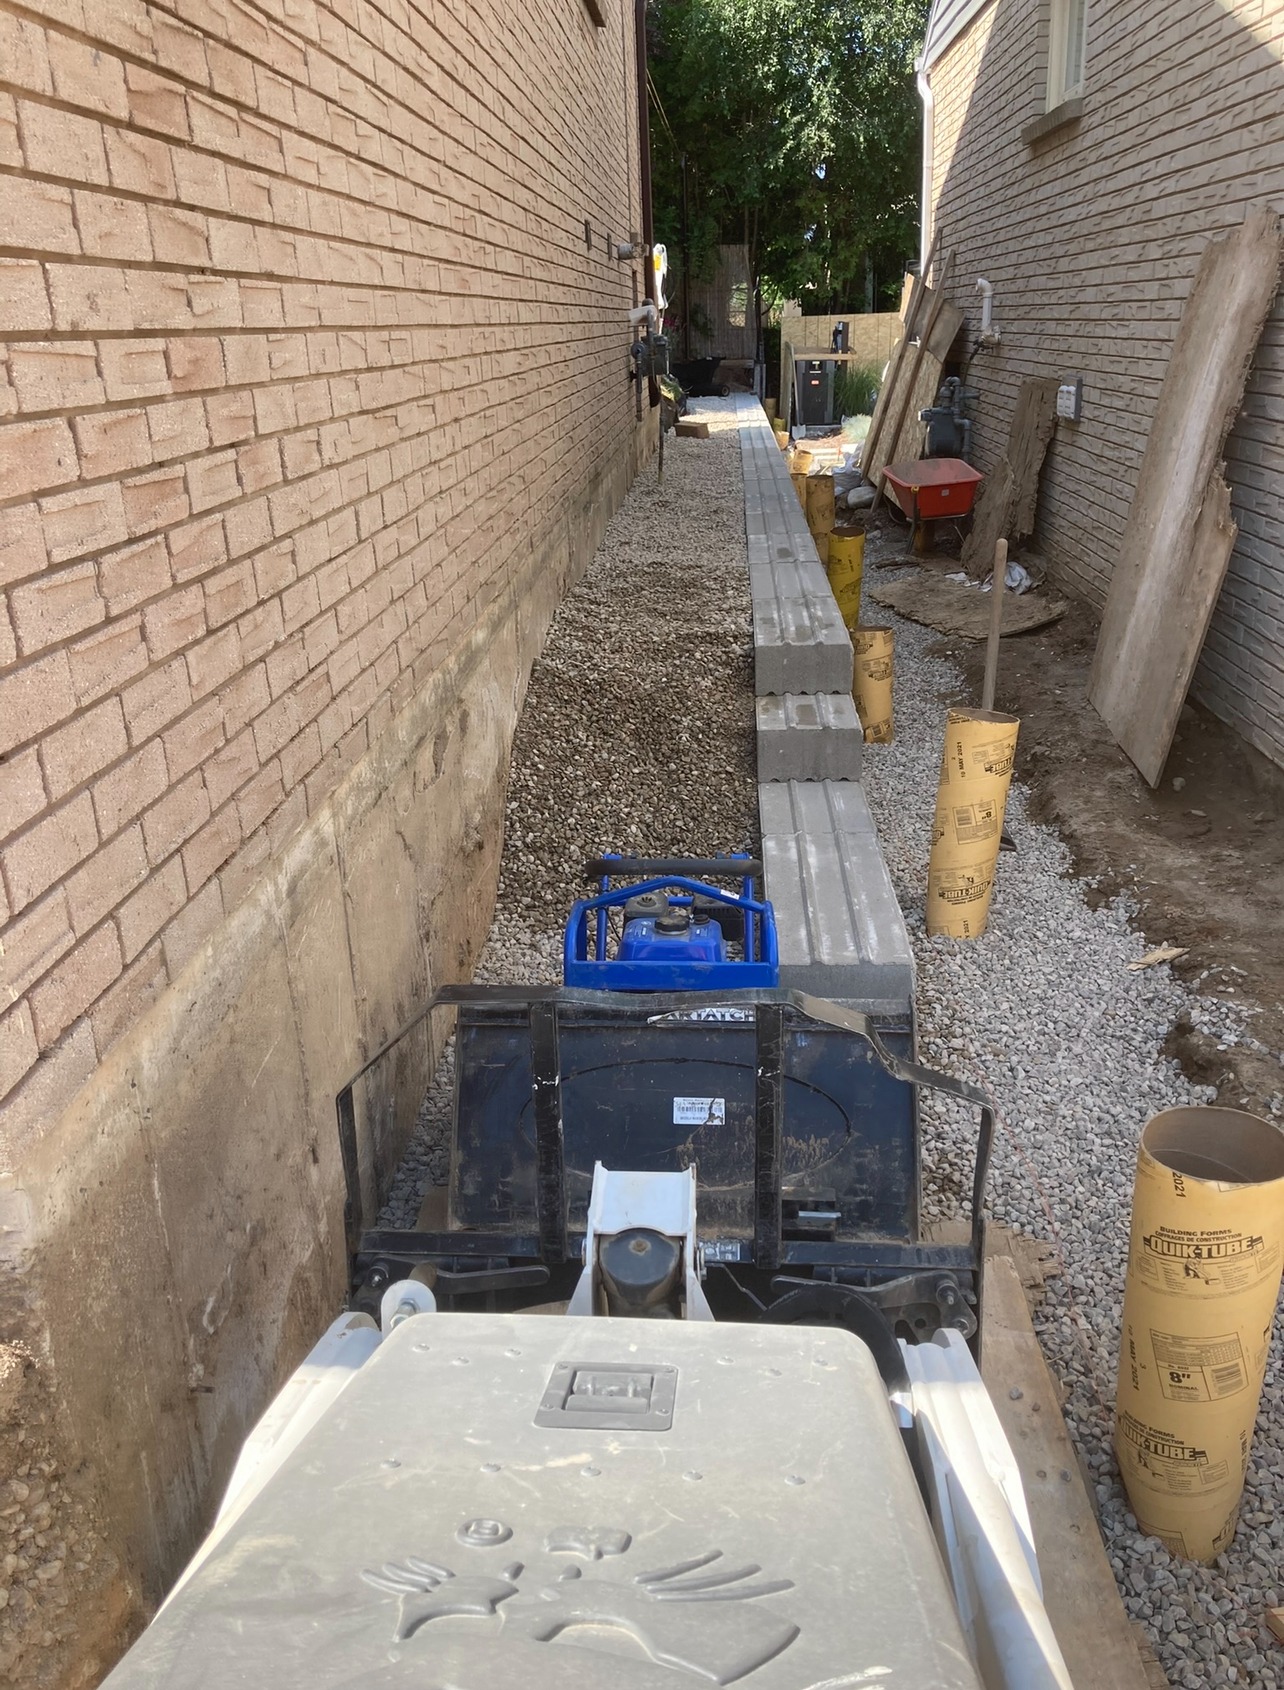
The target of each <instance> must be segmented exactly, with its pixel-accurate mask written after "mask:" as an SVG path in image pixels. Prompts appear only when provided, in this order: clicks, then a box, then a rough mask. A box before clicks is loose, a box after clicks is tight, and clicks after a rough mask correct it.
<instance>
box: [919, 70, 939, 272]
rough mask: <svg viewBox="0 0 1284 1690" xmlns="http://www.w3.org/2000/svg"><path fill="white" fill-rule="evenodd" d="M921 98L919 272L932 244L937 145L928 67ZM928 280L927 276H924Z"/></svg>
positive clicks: (922, 74) (921, 79)
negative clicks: (933, 166) (933, 165)
mask: <svg viewBox="0 0 1284 1690" xmlns="http://www.w3.org/2000/svg"><path fill="white" fill-rule="evenodd" d="M918 92H919V98H920V99H921V100H922V102H923V176H922V184H921V187H920V189H919V245H918V264H919V274H920V275H923V271H924V269H925V268H926V266H927V252H928V248H929V247H930V246H931V244H932V154H933V152H934V150H935V147H936V100H935V98H934V97H933V94H932V85H931V83H930V82H929V81H928V79H927V71H926V69H925V68H924V69H920V70H919V73H918ZM923 280H924V281H925V282H926V280H927V277H926V276H923Z"/></svg>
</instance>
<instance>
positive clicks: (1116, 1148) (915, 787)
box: [864, 570, 1284, 1690]
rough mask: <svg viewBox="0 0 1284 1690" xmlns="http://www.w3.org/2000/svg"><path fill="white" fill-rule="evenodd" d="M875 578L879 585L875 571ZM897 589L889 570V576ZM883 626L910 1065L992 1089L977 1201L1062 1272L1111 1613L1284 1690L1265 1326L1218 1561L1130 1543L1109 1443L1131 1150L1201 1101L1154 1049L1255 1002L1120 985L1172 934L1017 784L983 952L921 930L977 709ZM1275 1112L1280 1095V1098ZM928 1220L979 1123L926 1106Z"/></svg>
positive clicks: (872, 775)
mask: <svg viewBox="0 0 1284 1690" xmlns="http://www.w3.org/2000/svg"><path fill="white" fill-rule="evenodd" d="M878 574H879V578H881V579H885V578H887V577H888V576H889V575H890V574H891V572H890V571H882V570H880V571H879V572H878ZM892 578H893V579H894V578H895V576H892ZM869 619H870V620H871V621H873V620H875V619H877V620H878V621H880V622H887V623H890V624H891V625H892V626H893V627H894V628H895V637H896V648H895V649H896V671H895V676H896V679H895V710H896V739H895V741H894V742H893V743H892V744H891V745H867V746H866V747H865V762H864V781H865V790H866V793H867V795H868V797H869V801H870V807H871V809H872V811H873V814H874V818H875V820H876V822H877V824H878V828H879V834H880V838H881V840H882V843H883V849H884V852H885V854H886V857H887V862H888V867H889V870H890V872H891V875H892V881H893V884H894V885H895V887H896V892H897V896H898V897H899V899H900V901H901V907H902V909H903V910H904V912H905V916H906V920H907V922H908V924H909V928H910V934H911V939H912V942H913V945H914V951H915V958H916V964H917V969H918V977H917V1003H918V1025H919V1040H920V1050H921V1054H922V1056H923V1059H924V1060H925V1061H927V1062H929V1063H931V1064H932V1065H933V1066H936V1067H940V1068H944V1069H946V1070H948V1071H950V1072H952V1073H955V1074H958V1075H960V1076H962V1077H963V1078H966V1079H971V1080H975V1081H977V1082H978V1083H980V1084H983V1085H984V1086H986V1087H987V1088H988V1089H989V1091H990V1092H991V1094H992V1095H993V1096H994V1098H995V1099H996V1102H997V1104H998V1106H999V1111H1000V1121H1001V1130H1000V1132H999V1135H998V1140H997V1143H996V1147H995V1155H994V1160H993V1167H992V1174H991V1182H990V1192H989V1206H990V1212H991V1214H992V1216H993V1218H994V1219H995V1220H996V1221H998V1222H999V1223H1001V1224H1002V1225H1005V1226H1007V1227H1010V1228H1011V1229H1012V1230H1013V1231H1014V1232H1024V1233H1029V1234H1032V1235H1034V1236H1036V1237H1040V1238H1045V1239H1050V1240H1052V1241H1053V1243H1054V1244H1055V1246H1056V1252H1057V1256H1058V1259H1059V1264H1060V1268H1061V1271H1060V1274H1059V1275H1058V1276H1057V1277H1054V1278H1051V1279H1049V1280H1048V1282H1047V1287H1046V1290H1047V1298H1046V1301H1045V1303H1044V1305H1043V1307H1042V1309H1041V1310H1040V1311H1039V1314H1038V1315H1037V1316H1036V1326H1037V1327H1038V1330H1039V1338H1040V1342H1041V1344H1042V1346H1043V1350H1044V1353H1045V1355H1046V1356H1047V1358H1048V1362H1049V1365H1050V1366H1051V1368H1052V1371H1053V1373H1054V1375H1055V1376H1056V1377H1057V1378H1058V1379H1059V1380H1060V1381H1061V1383H1062V1384H1063V1386H1064V1387H1065V1388H1066V1389H1067V1390H1068V1393H1069V1395H1068V1398H1067V1401H1066V1403H1065V1406H1064V1412H1065V1417H1066V1422H1067V1425H1068V1426H1069V1429H1070V1433H1071V1436H1072V1437H1073V1438H1074V1440H1075V1442H1076V1444H1077V1446H1078V1448H1079V1451H1080V1453H1081V1455H1082V1456H1083V1459H1084V1461H1085V1463H1086V1466H1087V1468H1088V1471H1089V1472H1090V1473H1091V1475H1092V1478H1093V1482H1094V1485H1095V1489H1096V1502H1097V1507H1098V1511H1099V1515H1100V1520H1101V1529H1102V1534H1103V1536H1104V1538H1105V1543H1106V1550H1107V1554H1108V1556H1109V1558H1110V1563H1111V1566H1112V1568H1113V1569H1114V1572H1115V1576H1116V1579H1117V1580H1118V1583H1119V1588H1120V1592H1121V1594H1122V1597H1123V1601H1124V1606H1125V1608H1126V1610H1127V1612H1128V1614H1129V1615H1130V1617H1132V1618H1133V1619H1136V1620H1139V1621H1140V1622H1141V1623H1142V1624H1143V1625H1144V1626H1145V1628H1146V1630H1147V1632H1148V1634H1149V1636H1150V1638H1151V1642H1152V1646H1153V1647H1154V1650H1155V1653H1156V1654H1157V1656H1158V1657H1159V1660H1160V1662H1161V1663H1162V1665H1163V1667H1164V1670H1165V1671H1166V1672H1167V1674H1168V1677H1169V1681H1170V1683H1171V1684H1172V1685H1174V1686H1179V1687H1181V1690H1196V1687H1203V1686H1223V1685H1244V1686H1247V1685H1251V1686H1253V1687H1254V1690H1281V1687H1284V1651H1281V1649H1280V1647H1279V1645H1278V1644H1277V1643H1275V1642H1274V1640H1273V1639H1272V1638H1271V1636H1270V1633H1269V1632H1268V1631H1267V1629H1266V1627H1265V1624H1264V1622H1263V1619H1262V1612H1263V1609H1264V1608H1267V1607H1273V1606H1276V1605H1278V1604H1279V1602H1280V1601H1281V1593H1282V1592H1284V1564H1282V1557H1281V1550H1282V1548H1284V1369H1282V1363H1281V1353H1282V1351H1281V1340H1282V1338H1284V1331H1282V1330H1281V1323H1280V1321H1279V1320H1278V1319H1277V1321H1276V1330H1275V1335H1274V1343H1273V1345H1272V1348H1271V1352H1270V1359H1269V1362H1268V1366H1267V1373H1266V1385H1265V1389H1264V1391H1263V1395H1262V1405H1261V1410H1260V1413H1259V1418H1258V1424H1257V1435H1256V1439H1255V1442H1254V1445H1253V1451H1252V1457H1251V1460H1250V1463H1249V1470H1248V1481H1247V1484H1246V1487H1245V1492H1244V1501H1243V1506H1242V1508H1241V1512H1240V1525H1239V1530H1238V1531H1237V1533H1236V1535H1235V1539H1234V1541H1233V1543H1232V1544H1231V1546H1230V1548H1229V1549H1228V1550H1227V1552H1226V1553H1225V1554H1224V1555H1222V1556H1220V1557H1219V1558H1218V1561H1217V1564H1216V1565H1215V1566H1213V1567H1200V1566H1195V1565H1193V1564H1191V1563H1189V1562H1186V1561H1183V1560H1181V1559H1179V1558H1178V1557H1176V1556H1173V1555H1170V1554H1169V1552H1168V1551H1167V1549H1165V1548H1164V1546H1163V1545H1162V1544H1161V1543H1159V1542H1158V1541H1157V1540H1156V1539H1154V1538H1148V1537H1143V1536H1142V1535H1141V1534H1140V1532H1139V1531H1138V1530H1137V1523H1136V1520H1135V1519H1134V1517H1133V1515H1132V1514H1131V1512H1130V1510H1129V1506H1128V1501H1127V1497H1126V1496H1125V1494H1124V1491H1123V1487H1122V1484H1121V1482H1120V1478H1119V1471H1118V1467H1117V1465H1116V1462H1115V1457H1114V1452H1113V1450H1112V1448H1111V1436H1112V1431H1113V1403H1114V1388H1115V1364H1116V1358H1117V1354H1118V1344H1119V1329H1120V1318H1121V1313H1122V1304H1123V1289H1124V1269H1125V1266H1126V1261H1127V1252H1128V1228H1129V1218H1130V1213H1131V1204H1132V1182H1133V1174H1134V1169H1135V1163H1136V1154H1137V1142H1138V1138H1139V1136H1140V1133H1141V1129H1142V1128H1143V1127H1144V1125H1145V1124H1146V1121H1147V1120H1148V1119H1149V1117H1150V1116H1151V1115H1153V1114H1154V1113H1155V1112H1156V1111H1158V1110H1160V1109H1166V1108H1170V1107H1173V1106H1175V1105H1179V1104H1192V1103H1210V1102H1213V1101H1214V1100H1215V1095H1216V1094H1215V1092H1214V1091H1213V1090H1212V1088H1209V1087H1205V1086H1199V1085H1194V1084H1192V1083H1191V1082H1190V1081H1188V1080H1187V1079H1186V1078H1185V1076H1184V1075H1183V1074H1182V1072H1181V1070H1180V1068H1179V1067H1178V1066H1177V1064H1176V1063H1175V1062H1173V1061H1171V1060H1169V1059H1168V1058H1166V1057H1165V1056H1164V1055H1163V1054H1162V1046H1163V1043H1164V1040H1165V1037H1166V1036H1167V1034H1168V1032H1169V1029H1170V1028H1171V1027H1172V1026H1173V1025H1174V1024H1175V1023H1176V1021H1177V1020H1178V1018H1179V1017H1180V1016H1181V1015H1183V1014H1185V1015H1187V1016H1189V1017H1190V1019H1191V1021H1192V1023H1193V1024H1194V1025H1196V1026H1199V1027H1203V1028H1206V1029H1207V1030H1209V1031H1210V1032H1214V1033H1216V1035H1217V1036H1218V1037H1219V1038H1220V1039H1222V1040H1223V1041H1225V1042H1227V1043H1233V1042H1234V1041H1236V1040H1239V1039H1242V1038H1245V1037H1246V1036H1248V1035H1247V1034H1246V1027H1247V1025H1248V1017H1249V1014H1250V1013H1251V1005H1247V1004H1245V1005H1239V1004H1234V1003H1228V1002H1227V1000H1226V999H1225V998H1223V997H1215V996H1204V995H1201V994H1199V993H1197V992H1194V993H1193V992H1191V991H1190V990H1189V988H1187V987H1186V986H1185V985H1183V983H1182V982H1181V981H1180V980H1179V979H1178V978H1177V977H1176V976H1175V975H1174V974H1173V973H1172V971H1171V969H1170V968H1169V967H1168V966H1167V965H1161V966H1158V967H1152V968H1148V969H1145V970H1143V971H1141V972H1139V973H1130V972H1129V971H1128V968H1127V966H1126V965H1127V964H1128V963H1129V962H1130V961H1133V960H1135V959H1136V958H1139V957H1141V956H1143V955H1144V954H1145V953H1146V951H1147V950H1149V949H1150V948H1151V946H1152V945H1155V944H1159V943H1161V942H1163V940H1164V937H1165V936H1164V935H1163V934H1161V933H1153V934H1150V935H1144V934H1143V933H1142V932H1141V930H1140V927H1139V925H1138V914H1139V912H1138V910H1137V908H1136V906H1135V904H1133V903H1131V902H1130V901H1129V900H1128V899H1126V898H1116V899H1115V900H1113V901H1112V902H1109V903H1106V904H1104V905H1102V906H1101V907H1099V908H1096V909H1093V908H1092V907H1091V906H1090V903H1089V900H1088V898H1087V896H1086V890H1087V888H1086V887H1085V884H1084V883H1083V882H1082V881H1079V880H1076V879H1074V878H1073V877H1072V873H1071V860H1070V853H1069V851H1068V850H1067V848H1066V847H1065V845H1064V844H1063V843H1062V842H1061V840H1060V838H1059V837H1058V836H1057V835H1056V834H1055V833H1053V832H1052V831H1051V830H1049V829H1048V828H1047V827H1044V826H1042V825H1041V824H1039V823H1037V822H1034V821H1032V820H1031V819H1030V818H1029V816H1028V814H1027V801H1028V795H1027V793H1026V791H1025V790H1024V788H1023V787H1022V786H1021V785H1020V783H1019V782H1014V783H1013V786H1012V790H1011V794H1010V796H1009V799H1008V807H1007V815H1006V826H1007V830H1008V832H1009V833H1010V835H1011V836H1012V839H1013V841H1014V842H1015V845H1016V850H1015V851H1004V852H1002V853H1001V854H1000V857H999V867H998V875H997V881H996V889H995V895H994V902H993V905H992V908H991V914H990V922H989V927H988V929H987V931H986V933H985V935H984V937H983V938H982V939H981V940H979V941H975V942H968V941H961V940H954V939H947V938H941V937H931V938H929V937H928V935H927V932H926V928H925V923H924V889H925V885H926V863H927V855H928V845H929V838H930V830H931V822H932V815H933V809H934V806H935V798H936V784H937V774H938V770H939V767H940V760H941V751H942V747H943V744H944V737H945V712H946V709H947V707H948V706H949V705H950V704H951V703H958V704H973V703H975V699H973V698H970V697H967V696H965V695H964V694H963V692H962V690H961V688H962V676H961V674H960V672H959V671H958V670H957V669H956V668H955V667H954V665H953V664H952V663H950V662H948V661H947V660H944V659H942V658H941V657H939V656H937V655H934V651H935V649H936V648H937V647H938V645H939V641H938V636H937V635H936V634H934V633H933V632H932V631H931V630H930V629H927V628H922V627H919V626H918V625H917V624H915V623H912V622H908V621H906V620H905V619H904V618H901V617H898V616H896V615H895V614H894V613H891V612H888V611H886V610H884V609H883V608H882V607H874V606H873V605H872V604H871V605H870V607H869ZM1277 1103H1278V1100H1277ZM922 1115H923V1126H924V1135H925V1137H924V1151H923V1156H924V1166H925V1189H924V1209H925V1213H926V1214H927V1215H929V1216H951V1217H952V1216H957V1215H958V1214H959V1213H960V1211H961V1208H962V1206H963V1205H964V1203H965V1201H966V1197H965V1194H966V1192H967V1190H968V1189H969V1183H970V1178H971V1167H972V1162H971V1151H972V1144H973V1138H974V1134H975V1115H974V1114H972V1113H966V1112H963V1111H962V1110H961V1109H957V1108H955V1107H952V1106H951V1105H950V1104H949V1101H948V1100H945V1099H939V1098H936V1097H929V1098H925V1099H924V1107H923V1111H922Z"/></svg>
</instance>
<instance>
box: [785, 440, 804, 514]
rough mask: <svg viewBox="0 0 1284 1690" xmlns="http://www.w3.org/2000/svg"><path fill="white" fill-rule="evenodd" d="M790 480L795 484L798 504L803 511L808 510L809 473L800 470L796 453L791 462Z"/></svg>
mask: <svg viewBox="0 0 1284 1690" xmlns="http://www.w3.org/2000/svg"><path fill="white" fill-rule="evenodd" d="M789 479H790V480H791V481H792V482H793V484H794V492H795V493H797V495H798V503H799V504H800V505H801V506H802V508H803V510H804V511H805V510H806V509H807V471H806V470H805V469H799V468H798V454H797V453H796V452H795V453H794V455H793V457H792V458H791V459H790V461H789Z"/></svg>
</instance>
